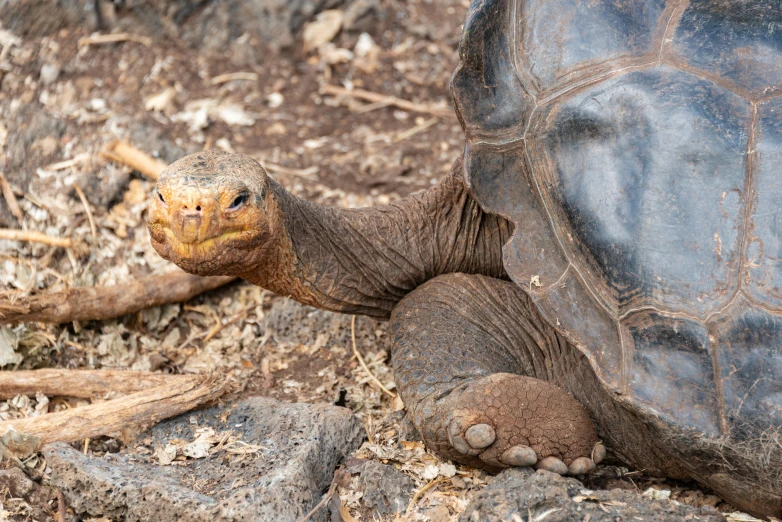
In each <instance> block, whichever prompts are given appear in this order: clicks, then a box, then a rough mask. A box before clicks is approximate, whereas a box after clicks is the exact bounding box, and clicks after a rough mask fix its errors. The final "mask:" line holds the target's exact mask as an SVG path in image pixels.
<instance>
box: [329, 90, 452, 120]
mask: <svg viewBox="0 0 782 522" xmlns="http://www.w3.org/2000/svg"><path fill="white" fill-rule="evenodd" d="M320 93H321V94H327V95H331V96H350V97H351V98H358V99H359V100H364V101H368V102H371V103H381V102H382V103H385V104H388V105H393V106H394V107H398V108H400V109H402V110H405V111H410V112H420V113H423V114H431V115H433V116H442V117H445V118H455V117H456V115H455V114H454V112H453V110H452V109H450V108H442V107H434V106H432V105H424V104H421V103H414V102H411V101H407V100H403V99H401V98H397V97H395V96H387V95H385V94H378V93H376V92H372V91H365V90H364V89H353V90H348V89H345V88H344V87H337V86H336V85H329V84H324V85H322V86H321V88H320Z"/></svg>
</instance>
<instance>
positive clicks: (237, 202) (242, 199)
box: [228, 194, 248, 210]
mask: <svg viewBox="0 0 782 522" xmlns="http://www.w3.org/2000/svg"><path fill="white" fill-rule="evenodd" d="M247 197H248V196H247V194H239V195H238V196H236V199H234V200H233V202H232V203H231V206H230V207H228V210H236V209H238V208H239V207H241V206H242V205H244V204H245V203H246V202H247Z"/></svg>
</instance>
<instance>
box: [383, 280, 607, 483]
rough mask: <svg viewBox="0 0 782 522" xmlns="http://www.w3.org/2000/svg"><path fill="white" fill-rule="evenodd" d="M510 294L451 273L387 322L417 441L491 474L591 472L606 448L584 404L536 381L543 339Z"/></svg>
mask: <svg viewBox="0 0 782 522" xmlns="http://www.w3.org/2000/svg"><path fill="white" fill-rule="evenodd" d="M517 292H519V290H518V288H517V287H516V286H515V285H514V284H513V283H509V282H506V281H501V280H498V279H492V278H487V277H483V276H468V275H464V274H450V275H445V276H440V277H437V278H435V279H433V280H431V281H429V282H428V283H426V284H424V285H422V286H421V287H420V288H419V289H417V290H415V291H413V292H411V293H410V294H408V296H407V297H405V298H404V299H403V300H402V301H401V302H400V303H399V304H398V305H397V307H396V309H395V310H394V312H393V314H392V319H391V320H392V327H393V331H394V353H393V362H394V372H395V375H396V380H397V385H398V386H399V389H400V393H401V395H402V399H403V400H404V402H405V404H406V405H407V408H408V411H409V412H410V413H411V416H412V419H413V422H414V423H415V424H416V425H417V427H418V429H419V430H420V432H421V434H422V436H423V437H424V442H425V443H426V444H427V446H429V447H430V448H432V449H433V450H434V451H436V452H437V453H439V454H440V455H442V456H444V457H446V458H450V459H452V460H455V461H458V462H462V463H465V464H469V465H473V466H476V467H480V468H484V469H488V470H490V471H495V470H498V469H501V468H506V467H512V466H535V467H536V468H539V469H541V468H542V469H547V470H549V471H553V472H556V473H559V474H562V475H564V474H571V475H582V474H586V473H589V472H591V471H592V470H594V468H595V462H599V461H600V460H602V458H603V457H604V455H605V449H604V447H603V446H602V444H600V443H599V442H598V439H597V433H596V431H595V427H594V424H593V423H592V421H591V419H590V418H589V415H588V414H587V412H586V410H585V409H584V407H583V406H582V405H581V404H580V403H579V402H578V401H576V400H575V399H574V398H573V397H572V396H570V395H569V394H568V393H567V392H566V391H564V390H563V389H561V388H559V387H558V386H556V385H555V384H553V383H552V382H547V381H544V380H541V379H537V378H535V377H534V376H535V375H537V374H538V373H541V372H536V369H535V366H536V364H534V363H533V362H532V361H534V360H535V359H536V358H537V359H539V358H540V353H539V352H540V349H539V346H538V345H539V344H540V343H541V342H542V341H541V339H540V338H539V336H536V335H535V332H528V331H526V330H525V329H524V328H523V327H522V324H523V322H522V321H519V316H515V314H514V312H516V311H519V312H520V311H521V310H519V309H518V307H523V306H528V301H524V300H520V299H517V298H516V297H517V295H518V294H517ZM514 305H515V306H514ZM514 317H515V318H514ZM536 337H537V338H536ZM525 351H526V352H527V353H525ZM530 352H538V353H534V354H532V353H530ZM544 364H545V363H544Z"/></svg>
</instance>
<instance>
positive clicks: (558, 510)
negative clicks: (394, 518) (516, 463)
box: [459, 468, 725, 522]
mask: <svg viewBox="0 0 782 522" xmlns="http://www.w3.org/2000/svg"><path fill="white" fill-rule="evenodd" d="M514 515H516V517H514ZM587 515H589V520H590V521H591V522H598V521H606V522H608V521H611V522H614V521H616V520H654V521H660V522H668V521H669V522H680V521H682V520H700V521H709V522H718V521H722V522H724V521H725V518H724V517H723V516H722V515H721V514H720V513H718V512H717V511H716V510H714V509H713V508H710V507H702V508H694V507H691V506H685V505H677V504H674V503H673V502H670V501H662V500H650V499H646V498H644V497H642V496H641V495H639V494H638V493H636V492H634V491H625V490H610V491H608V490H598V491H587V490H586V488H585V487H584V485H583V484H581V482H579V481H578V480H576V479H573V478H568V477H561V476H559V475H557V474H555V473H550V472H548V471H538V472H532V471H531V470H530V469H528V468H526V469H509V470H506V471H503V472H502V473H500V474H499V475H498V476H497V477H495V478H494V479H492V480H491V481H490V482H489V484H488V485H487V486H486V488H485V489H484V490H483V491H481V492H480V493H478V494H477V495H476V497H475V499H474V500H473V501H472V502H471V503H470V505H469V506H467V509H466V510H465V511H464V513H462V515H461V516H460V517H459V521H460V522H475V521H481V522H484V521H486V522H493V521H496V522H500V521H507V520H515V519H516V518H518V519H519V520H528V519H529V520H545V521H546V522H577V521H581V520H584V519H586V518H587Z"/></svg>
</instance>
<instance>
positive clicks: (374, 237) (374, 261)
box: [148, 151, 512, 318]
mask: <svg viewBox="0 0 782 522" xmlns="http://www.w3.org/2000/svg"><path fill="white" fill-rule="evenodd" d="M148 228H149V231H150V235H151V239H152V245H153V247H154V248H155V250H157V252H158V253H159V254H160V255H161V256H163V257H164V258H166V259H169V260H171V261H172V262H174V263H176V264H177V265H179V266H180V267H181V268H182V269H184V270H185V271H187V272H190V273H193V274H198V275H234V276H240V277H242V278H243V279H246V280H248V281H250V282H252V283H254V284H256V285H258V286H261V287H263V288H266V289H268V290H271V291H273V292H275V293H277V294H280V295H284V296H289V297H291V298H293V299H295V300H297V301H299V302H301V303H304V304H308V305H311V306H316V307H318V308H324V309H327V310H333V311H338V312H345V313H355V314H362V315H368V316H372V317H378V318H388V317H389V316H390V313H391V310H392V308H393V307H394V305H395V304H396V303H397V302H398V301H399V300H400V299H402V297H404V296H405V295H406V294H407V293H408V292H410V291H411V290H413V289H415V288H416V287H417V286H419V285H421V284H422V283H424V282H425V281H427V280H429V279H431V278H433V277H436V276H438V275H441V274H447V273H453V272H463V273H468V274H483V275H487V276H490V277H497V278H507V276H506V273H505V269H504V267H503V262H502V246H503V245H504V244H505V242H506V241H507V240H508V238H509V237H510V235H511V232H512V230H511V226H510V225H509V224H508V222H507V221H506V220H505V219H504V218H502V217H499V216H496V215H490V214H486V213H485V212H483V210H482V209H481V208H480V207H479V206H478V204H477V203H476V202H475V200H474V199H473V198H472V197H471V196H470V194H469V192H468V191H467V189H466V187H465V186H464V183H463V180H462V173H461V161H457V162H456V164H455V165H454V168H453V169H452V171H451V173H450V174H449V175H448V176H447V177H446V178H445V179H444V180H443V181H442V182H441V183H439V184H438V185H436V186H435V187H433V188H431V189H429V190H428V191H426V192H423V193H419V194H415V195H413V196H409V197H407V198H405V199H403V200H401V201H399V202H397V203H394V204H391V205H388V206H383V207H374V208H363V209H335V208H328V207H324V206H321V205H318V204H315V203H312V202H308V201H305V200H302V199H300V198H297V197H295V196H293V195H292V194H290V193H289V192H287V191H286V190H285V189H284V188H283V187H282V186H281V185H279V184H278V183H276V182H275V181H274V180H272V179H271V178H270V177H269V176H268V175H267V174H266V171H265V170H264V169H263V167H261V165H260V164H258V163H257V162H256V161H255V160H253V159H251V158H248V157H246V156H242V155H239V154H224V153H220V152H216V151H205V152H200V153H196V154H193V155H190V156H187V157H185V158H183V159H181V160H179V161H177V162H176V163H174V164H172V165H171V166H169V167H168V168H167V169H166V170H165V171H164V172H163V174H162V175H161V177H160V180H159V181H158V185H157V189H156V191H155V193H154V194H153V199H152V202H151V204H150V211H149V222H148Z"/></svg>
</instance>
